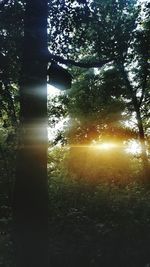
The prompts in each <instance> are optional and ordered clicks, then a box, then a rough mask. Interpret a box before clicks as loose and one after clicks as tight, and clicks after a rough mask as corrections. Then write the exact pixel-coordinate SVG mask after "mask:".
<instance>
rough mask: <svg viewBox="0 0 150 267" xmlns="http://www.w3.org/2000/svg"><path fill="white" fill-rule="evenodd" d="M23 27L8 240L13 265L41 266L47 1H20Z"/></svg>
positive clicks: (44, 259)
mask: <svg viewBox="0 0 150 267" xmlns="http://www.w3.org/2000/svg"><path fill="white" fill-rule="evenodd" d="M24 27H25V29H24V52H23V61H22V74H21V85H20V130H19V149H18V157H17V169H16V181H15V187H14V197H13V216H14V239H15V244H16V256H17V267H30V266H32V267H35V266H36V267H37V266H39V267H47V266H48V186H47V81H46V78H47V77H46V73H47V63H46V61H44V55H45V53H47V0H26V11H25V19H24Z"/></svg>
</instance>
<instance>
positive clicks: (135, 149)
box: [125, 141, 141, 154]
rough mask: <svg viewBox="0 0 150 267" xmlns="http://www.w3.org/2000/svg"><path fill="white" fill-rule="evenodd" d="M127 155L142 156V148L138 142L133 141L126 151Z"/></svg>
mask: <svg viewBox="0 0 150 267" xmlns="http://www.w3.org/2000/svg"><path fill="white" fill-rule="evenodd" d="M125 150H126V152H127V153H131V154H140V153H141V147H140V145H139V143H138V142H137V141H131V142H130V143H129V144H128V146H127V148H126V149H125Z"/></svg>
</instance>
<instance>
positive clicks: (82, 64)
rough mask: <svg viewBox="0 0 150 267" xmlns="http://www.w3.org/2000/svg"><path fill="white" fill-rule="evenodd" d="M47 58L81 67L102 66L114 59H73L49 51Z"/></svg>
mask: <svg viewBox="0 0 150 267" xmlns="http://www.w3.org/2000/svg"><path fill="white" fill-rule="evenodd" d="M47 60H48V61H52V60H54V61H57V62H59V63H62V64H65V65H72V66H76V67H80V68H101V67H102V66H104V65H105V64H107V63H109V62H112V61H113V59H103V60H100V61H93V62H82V61H75V60H72V59H65V58H63V57H61V56H57V55H53V54H51V53H50V52H49V53H48V56H47Z"/></svg>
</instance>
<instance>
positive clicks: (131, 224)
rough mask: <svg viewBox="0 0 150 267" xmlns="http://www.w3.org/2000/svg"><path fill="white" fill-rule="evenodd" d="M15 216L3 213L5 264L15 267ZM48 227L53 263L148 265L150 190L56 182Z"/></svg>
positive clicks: (1, 263)
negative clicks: (12, 226)
mask: <svg viewBox="0 0 150 267" xmlns="http://www.w3.org/2000/svg"><path fill="white" fill-rule="evenodd" d="M52 192H53V194H52ZM3 209H4V207H3ZM3 215H4V213H3ZM10 220H11V218H9V217H7V218H6V216H2V217H1V218H0V267H13V266H14V264H13V245H12V241H11V230H10V229H11V228H10V225H11V224H10ZM49 229H50V232H49V240H50V248H49V251H50V266H51V267H60V266H61V267H109V266H112V267H149V266H150V190H149V189H146V188H144V187H141V185H140V186H138V185H136V184H134V185H132V186H125V187H123V186H122V187H115V186H113V187H111V188H110V186H109V187H108V186H104V185H103V186H102V185H101V186H97V187H92V188H91V187H89V186H87V185H85V186H79V185H78V186H77V185H75V186H70V185H66V184H65V185H64V184H61V185H59V187H57V191H56V188H54V186H52V187H51V189H50V209H49Z"/></svg>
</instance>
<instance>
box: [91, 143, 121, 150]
mask: <svg viewBox="0 0 150 267" xmlns="http://www.w3.org/2000/svg"><path fill="white" fill-rule="evenodd" d="M116 146H117V145H116V144H114V143H101V144H95V145H94V147H95V148H96V149H100V150H110V149H113V148H115V147H116Z"/></svg>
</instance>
